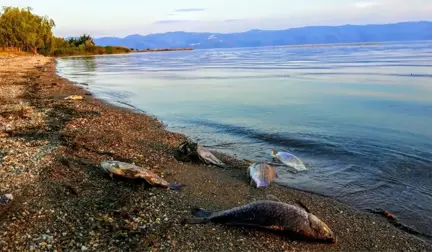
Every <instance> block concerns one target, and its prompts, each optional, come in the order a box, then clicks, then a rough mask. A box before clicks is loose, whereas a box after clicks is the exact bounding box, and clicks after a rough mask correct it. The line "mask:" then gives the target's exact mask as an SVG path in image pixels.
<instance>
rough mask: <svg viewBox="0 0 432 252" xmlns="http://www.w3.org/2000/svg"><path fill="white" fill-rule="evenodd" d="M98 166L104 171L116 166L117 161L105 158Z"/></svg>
mask: <svg viewBox="0 0 432 252" xmlns="http://www.w3.org/2000/svg"><path fill="white" fill-rule="evenodd" d="M100 166H101V167H102V169H103V170H104V171H106V172H109V171H110V170H111V169H113V168H118V163H116V162H114V161H111V160H107V161H103V162H101V164H100Z"/></svg>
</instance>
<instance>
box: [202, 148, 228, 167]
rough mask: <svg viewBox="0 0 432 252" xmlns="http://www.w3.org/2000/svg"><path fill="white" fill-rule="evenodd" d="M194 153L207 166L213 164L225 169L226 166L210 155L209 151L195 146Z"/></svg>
mask: <svg viewBox="0 0 432 252" xmlns="http://www.w3.org/2000/svg"><path fill="white" fill-rule="evenodd" d="M196 151H197V153H198V155H199V157H200V158H201V159H202V160H203V161H204V162H205V163H207V164H213V165H216V166H219V167H223V168H225V167H226V164H224V162H222V161H220V160H219V159H218V158H217V157H215V155H213V153H211V152H210V151H208V150H206V149H204V148H203V147H201V145H199V144H197V145H196Z"/></svg>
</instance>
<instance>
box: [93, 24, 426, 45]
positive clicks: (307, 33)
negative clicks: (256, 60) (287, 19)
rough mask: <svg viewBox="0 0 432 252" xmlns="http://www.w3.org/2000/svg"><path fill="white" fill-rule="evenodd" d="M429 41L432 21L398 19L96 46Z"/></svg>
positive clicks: (103, 41)
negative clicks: (386, 21) (394, 20)
mask: <svg viewBox="0 0 432 252" xmlns="http://www.w3.org/2000/svg"><path fill="white" fill-rule="evenodd" d="M410 40H432V22H429V21H419V22H402V23H394V24H378V25H376V24H375V25H342V26H309V27H301V28H292V29H287V30H250V31H247V32H239V33H210V32H205V33H198V32H180V31H179V32H167V33H157V34H149V35H145V36H142V35H138V34H135V35H129V36H127V37H124V38H117V37H102V38H97V39H95V42H96V44H97V45H100V46H107V45H116V46H126V47H129V48H136V49H147V48H184V47H192V48H229V47H256V46H278V45H299V44H328V43H362V42H387V41H410Z"/></svg>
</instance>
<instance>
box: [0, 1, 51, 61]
mask: <svg viewBox="0 0 432 252" xmlns="http://www.w3.org/2000/svg"><path fill="white" fill-rule="evenodd" d="M54 26H55V23H54V21H53V20H52V19H49V18H48V17H45V16H38V15H35V14H33V13H32V9H31V8H30V7H27V8H22V9H20V8H17V7H3V11H2V13H1V15H0V45H1V46H7V47H17V48H20V49H22V50H26V51H31V52H33V53H36V52H37V49H39V48H48V47H52V39H53V33H52V28H53V27H54Z"/></svg>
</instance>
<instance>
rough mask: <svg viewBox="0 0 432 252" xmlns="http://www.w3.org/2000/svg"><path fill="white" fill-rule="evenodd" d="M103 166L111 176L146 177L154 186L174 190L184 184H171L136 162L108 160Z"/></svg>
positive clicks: (102, 163)
mask: <svg viewBox="0 0 432 252" xmlns="http://www.w3.org/2000/svg"><path fill="white" fill-rule="evenodd" d="M101 167H102V168H103V169H104V170H105V171H106V172H108V173H110V176H111V177H112V175H117V176H121V177H125V178H130V179H137V178H141V179H144V180H145V181H146V182H147V183H149V184H150V185H153V186H155V185H157V186H161V187H165V188H169V189H172V190H179V189H180V188H181V187H183V186H184V185H182V184H170V183H168V182H167V181H166V180H164V179H163V178H161V177H159V176H158V175H156V174H155V173H154V172H151V171H149V170H148V169H145V168H143V167H140V166H137V165H134V164H129V163H125V162H120V161H113V160H108V161H103V162H101Z"/></svg>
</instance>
